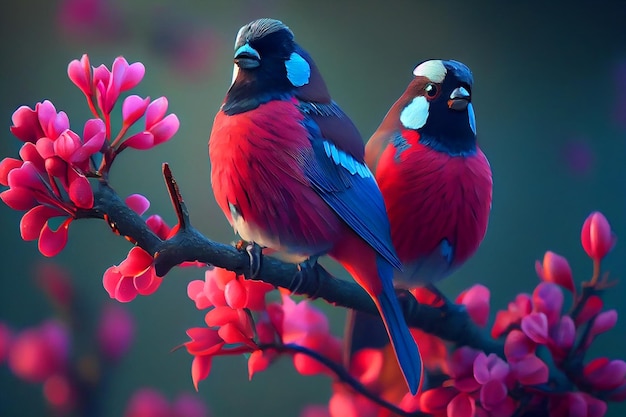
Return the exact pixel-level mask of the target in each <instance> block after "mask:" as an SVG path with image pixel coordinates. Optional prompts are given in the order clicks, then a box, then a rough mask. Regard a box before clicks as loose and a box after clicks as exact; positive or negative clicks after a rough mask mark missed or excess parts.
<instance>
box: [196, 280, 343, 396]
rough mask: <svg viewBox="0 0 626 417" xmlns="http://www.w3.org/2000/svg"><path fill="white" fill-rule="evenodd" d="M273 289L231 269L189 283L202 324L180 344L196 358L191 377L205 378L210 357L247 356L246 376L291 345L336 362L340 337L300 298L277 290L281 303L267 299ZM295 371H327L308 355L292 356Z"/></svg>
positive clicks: (309, 372)
mask: <svg viewBox="0 0 626 417" xmlns="http://www.w3.org/2000/svg"><path fill="white" fill-rule="evenodd" d="M273 289H274V287H273V286H271V285H270V284H267V283H264V282H262V281H253V280H247V279H245V278H243V277H242V276H237V275H236V274H235V273H233V272H230V271H227V270H224V269H220V268H212V269H209V270H207V272H206V275H205V279H204V280H196V281H192V282H190V283H189V285H188V288H187V293H188V295H189V298H191V299H192V300H193V301H194V302H195V304H196V307H197V308H198V309H200V310H204V309H209V311H208V312H207V313H206V315H205V323H206V327H194V328H191V329H189V330H187V335H188V336H189V338H190V339H191V340H190V341H188V342H186V343H185V344H184V345H185V347H186V349H187V351H188V352H189V353H190V354H191V355H192V356H193V357H194V359H193V363H192V369H191V373H192V379H193V383H194V386H195V387H196V389H197V388H198V383H199V382H200V381H202V380H203V379H205V378H207V376H208V375H209V373H210V370H211V363H212V360H213V357H215V356H220V355H238V354H244V353H245V354H249V357H248V374H249V377H250V378H252V376H253V375H254V374H255V373H256V372H259V371H262V370H265V369H266V368H267V367H268V366H269V365H270V364H271V362H272V361H273V359H274V358H275V357H276V356H277V355H278V354H279V351H280V350H281V349H280V348H281V347H283V346H288V345H295V346H300V347H304V348H308V349H310V350H313V351H315V352H317V353H319V354H321V355H323V356H325V357H327V358H331V359H332V360H334V361H336V362H337V363H338V362H339V360H340V349H341V348H340V341H339V340H338V339H337V338H335V337H333V336H332V335H331V334H330V332H329V324H328V319H327V317H326V316H325V315H324V314H323V313H322V312H321V311H319V310H317V309H316V308H314V307H313V306H312V305H311V303H310V302H308V301H306V300H304V301H300V302H295V301H294V300H292V299H291V298H290V296H289V295H287V294H285V293H283V294H281V300H280V302H272V303H266V300H265V296H266V294H267V293H268V292H269V291H271V290H273ZM293 362H294V366H295V368H296V370H297V371H298V372H300V373H301V374H303V375H313V374H317V373H322V372H329V371H328V369H326V368H325V367H324V366H323V365H322V364H320V363H319V362H318V361H316V360H314V359H312V358H311V357H309V356H308V355H306V354H303V353H295V354H293Z"/></svg>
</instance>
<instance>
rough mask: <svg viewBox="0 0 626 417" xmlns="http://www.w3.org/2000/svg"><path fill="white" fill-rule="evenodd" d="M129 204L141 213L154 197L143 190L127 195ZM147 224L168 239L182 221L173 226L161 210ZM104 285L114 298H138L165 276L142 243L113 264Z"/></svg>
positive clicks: (161, 236)
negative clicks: (144, 193)
mask: <svg viewBox="0 0 626 417" xmlns="http://www.w3.org/2000/svg"><path fill="white" fill-rule="evenodd" d="M125 203H126V205H127V206H128V207H129V208H130V209H132V210H133V211H134V212H136V213H137V214H139V215H140V216H142V215H144V214H145V213H146V211H148V208H149V207H150V201H149V200H148V199H147V198H146V197H144V196H143V195H141V194H132V195H130V196H128V197H127V198H126V199H125ZM146 225H147V226H148V228H149V229H150V230H151V231H152V232H153V233H154V234H155V235H157V236H158V237H159V238H160V239H162V240H166V239H169V238H170V237H172V236H173V235H174V234H175V233H176V232H177V231H178V225H176V226H174V227H170V226H169V225H168V224H167V223H166V222H165V220H163V218H162V217H161V216H159V215H158V214H152V215H150V216H148V217H147V218H146ZM180 266H182V267H184V266H205V265H204V264H197V263H195V262H184V263H183V264H181V265H180ZM102 282H103V285H104V289H105V290H106V291H107V293H108V294H109V296H110V297H111V298H114V299H116V300H117V301H119V302H121V303H127V302H129V301H132V300H134V299H135V298H136V297H137V295H150V294H152V293H154V292H155V291H156V290H157V289H158V288H159V286H160V285H161V283H162V282H163V278H162V277H159V276H157V274H156V270H155V268H154V256H153V255H151V254H149V253H148V252H146V251H145V250H144V249H142V248H141V247H139V246H133V247H132V248H131V249H130V251H129V252H128V255H127V256H126V258H125V259H124V260H123V261H122V262H120V264H119V265H113V266H111V267H109V268H108V269H107V270H106V271H105V272H104V276H103V279H102Z"/></svg>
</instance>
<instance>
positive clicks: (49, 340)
mask: <svg viewBox="0 0 626 417" xmlns="http://www.w3.org/2000/svg"><path fill="white" fill-rule="evenodd" d="M69 348H70V340H69V334H68V331H67V329H66V328H65V327H64V326H63V325H62V324H60V323H59V322H56V321H52V320H51V321H47V322H44V323H42V324H41V325H40V326H39V327H35V328H29V329H26V330H23V331H22V332H20V333H18V334H17V335H16V336H15V338H14V340H13V342H12V344H11V349H10V351H9V356H8V363H9V368H10V369H11V371H13V373H14V374H15V375H16V376H17V377H19V378H22V379H24V380H26V381H29V382H43V381H45V380H46V378H48V377H50V376H51V375H54V374H56V373H58V372H62V371H64V370H65V367H66V366H67V360H68V355H69Z"/></svg>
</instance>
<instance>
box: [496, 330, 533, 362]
mask: <svg viewBox="0 0 626 417" xmlns="http://www.w3.org/2000/svg"><path fill="white" fill-rule="evenodd" d="M535 347H536V345H535V343H534V342H533V341H532V340H530V339H529V338H528V336H526V335H525V334H524V332H522V331H521V330H517V329H515V330H511V332H510V333H509V334H508V335H507V336H506V339H505V341H504V356H506V359H507V361H508V362H509V363H513V362H517V361H520V360H522V359H523V358H525V357H526V356H528V355H530V354H532V353H534V352H535Z"/></svg>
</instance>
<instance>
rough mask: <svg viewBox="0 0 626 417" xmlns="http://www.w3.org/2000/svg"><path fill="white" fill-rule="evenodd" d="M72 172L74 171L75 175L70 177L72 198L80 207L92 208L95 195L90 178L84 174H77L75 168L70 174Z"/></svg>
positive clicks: (70, 194)
mask: <svg viewBox="0 0 626 417" xmlns="http://www.w3.org/2000/svg"><path fill="white" fill-rule="evenodd" d="M71 173H74V174H75V176H74V178H72V179H70V181H71V182H70V188H69V190H68V193H69V196H70V200H72V202H73V203H74V204H75V205H76V207H78V208H83V209H90V208H92V207H93V202H94V197H93V190H92V189H91V184H90V183H89V180H88V179H87V177H85V176H84V175H80V174H77V173H76V172H75V171H73V170H71V171H70V174H71Z"/></svg>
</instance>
